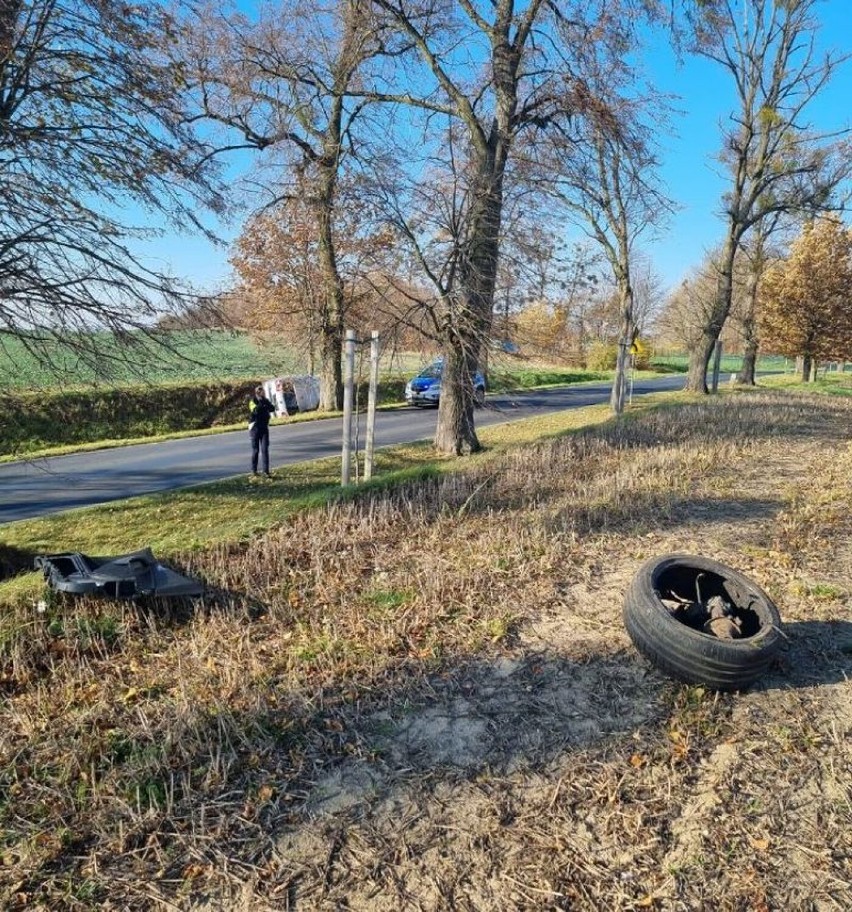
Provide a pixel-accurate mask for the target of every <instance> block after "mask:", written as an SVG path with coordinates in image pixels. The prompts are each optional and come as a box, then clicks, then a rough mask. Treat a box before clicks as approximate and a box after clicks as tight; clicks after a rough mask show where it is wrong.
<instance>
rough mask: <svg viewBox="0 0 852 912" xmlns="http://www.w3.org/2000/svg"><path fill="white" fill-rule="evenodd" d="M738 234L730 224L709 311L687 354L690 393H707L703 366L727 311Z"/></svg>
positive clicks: (706, 363)
mask: <svg viewBox="0 0 852 912" xmlns="http://www.w3.org/2000/svg"><path fill="white" fill-rule="evenodd" d="M740 237H741V232H739V231H738V229H737V228H736V226H735V225H734V224H731V226H730V229H729V231H728V237H727V239H726V240H725V248H724V251H723V253H722V257H721V260H720V263H719V282H718V285H717V287H716V297H715V300H714V302H713V311H712V313H711V314H710V315H709V318H708V320H707V322H706V324H705V326H704V329H703V330H702V332H701V338H700V339H699V341H698V344H697V345H696V346H695V347H694V348H693V350H692V351H691V352H690V354H689V370H688V372H687V375H686V385H685V386H684V389H687V390H690V391H691V392H693V393H707V367H708V365H709V364H710V357H711V356H712V354H713V348H714V346H715V345H716V340H717V339H718V338H719V336H720V335H721V334H722V327H723V326H724V325H725V320H726V319H727V318H728V314H729V313H730V310H731V297H732V294H733V288H734V256H735V254H736V250H737V245H738V244H739V240H740Z"/></svg>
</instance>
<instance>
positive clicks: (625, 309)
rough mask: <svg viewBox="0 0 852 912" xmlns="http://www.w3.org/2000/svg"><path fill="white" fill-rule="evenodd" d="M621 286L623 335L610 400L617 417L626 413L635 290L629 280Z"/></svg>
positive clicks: (625, 280) (620, 283)
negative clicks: (625, 400)
mask: <svg viewBox="0 0 852 912" xmlns="http://www.w3.org/2000/svg"><path fill="white" fill-rule="evenodd" d="M619 285H620V286H621V335H620V338H619V340H618V354H617V355H616V359H615V379H614V380H613V384H612V393H611V395H610V398H609V405H610V408H611V409H612V410H613V412H615V414H616V415H620V414H621V413H622V412H623V411H624V399H625V391H626V386H627V364H628V362H629V360H630V345H631V343H632V342H633V333H634V329H635V327H634V323H633V288H632V287H631V285H630V280H629V279H628V278H625V279H623V280H622V281H620V282H619Z"/></svg>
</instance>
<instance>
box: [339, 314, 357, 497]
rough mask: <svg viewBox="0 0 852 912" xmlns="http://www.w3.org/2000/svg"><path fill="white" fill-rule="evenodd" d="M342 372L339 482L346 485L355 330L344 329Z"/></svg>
mask: <svg viewBox="0 0 852 912" xmlns="http://www.w3.org/2000/svg"><path fill="white" fill-rule="evenodd" d="M344 352H345V361H344V373H343V458H342V461H341V463H342V464H341V468H340V483H341V484H342V485H344V486H345V485H348V484H349V481H350V478H351V476H352V401H353V399H354V387H355V330H354V329H347V330H346V343H345V348H344Z"/></svg>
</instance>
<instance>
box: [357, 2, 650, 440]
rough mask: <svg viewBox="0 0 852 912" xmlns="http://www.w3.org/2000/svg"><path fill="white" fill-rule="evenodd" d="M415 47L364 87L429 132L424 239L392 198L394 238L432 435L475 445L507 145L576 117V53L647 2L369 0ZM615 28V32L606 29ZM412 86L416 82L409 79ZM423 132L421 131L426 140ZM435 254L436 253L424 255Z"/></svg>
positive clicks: (514, 173)
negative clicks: (436, 343)
mask: <svg viewBox="0 0 852 912" xmlns="http://www.w3.org/2000/svg"><path fill="white" fill-rule="evenodd" d="M373 5H374V7H376V8H377V9H379V10H381V12H382V13H383V14H384V15H385V16H386V17H387V18H388V21H389V22H391V23H393V25H394V26H395V28H396V29H397V30H398V31H399V32H400V34H401V35H403V36H404V38H405V39H406V40H407V41H409V42H410V43H411V45H412V46H413V47H414V48H415V50H416V52H417V54H418V56H419V66H418V67H417V68H416V69H414V63H413V62H412V63H411V69H409V70H406V71H405V72H404V82H403V83H398V82H397V83H394V82H393V80H391V81H390V83H389V84H388V85H386V86H385V87H384V88H383V90H379V87H377V88H376V90H375V91H374V93H373V95H372V97H374V98H380V99H381V100H383V101H385V102H387V103H395V104H397V105H406V106H408V107H409V108H412V107H413V108H417V109H419V110H420V111H421V112H422V113H423V116H424V122H427V123H428V124H429V125H430V126H431V128H432V132H431V134H430V137H431V143H432V144H433V145H434V144H435V140H436V138H437V137H436V133H435V132H434V128H435V126H437V125H439V124H440V125H442V126H443V125H447V126H446V129H445V130H443V132H442V133H441V135H440V141H441V146H442V151H443V154H444V157H445V162H444V164H445V167H444V168H443V170H441V169H440V168H438V169H435V172H434V173H441V175H442V179H443V183H442V185H441V186H440V187H437V185H436V184H435V183H432V185H431V196H430V200H429V203H430V210H429V211H430V215H429V220H430V221H431V223H432V224H433V225H436V224H437V219H436V218H435V216H436V215H437V214H440V215H441V216H442V220H441V232H440V233H439V234H433V235H432V236H431V237H428V236H427V235H426V233H425V232H424V227H423V224H422V223H420V224H419V223H418V221H417V219H416V218H412V216H411V212H410V209H409V208H408V207H406V206H403V205H401V204H399V203H398V202H395V201H393V202H392V206H393V210H394V214H395V216H397V224H398V227H399V230H400V232H401V236H403V237H404V238H405V239H406V240H407V241H408V242H409V243H410V244H412V246H415V247H416V248H417V249H418V254H417V257H418V260H419V262H420V265H421V267H422V268H423V271H424V274H425V275H428V276H429V278H430V282H431V285H432V287H433V289H434V295H433V298H432V300H431V301H430V302H428V303H429V305H430V307H431V312H432V313H433V314H439V315H440V316H439V317H438V320H437V322H436V323H435V326H434V328H435V330H436V332H437V333H438V335H439V337H440V338H441V344H442V347H443V348H444V351H445V365H444V379H443V384H442V396H441V405H440V411H439V416H438V427H437V431H436V435H435V443H436V446H437V448H438V449H439V450H441V451H443V452H448V453H463V452H472V451H475V450H477V449H479V440H478V438H477V435H476V430H475V426H474V418H473V405H474V397H473V385H472V380H471V378H472V376H473V374H474V372H475V370H476V368H477V365H478V363H479V361H480V358H481V350H482V345H483V342H484V340H486V339H487V338H488V336H489V333H490V329H491V322H492V315H493V307H494V293H495V288H496V281H497V270H498V260H499V253H500V243H501V237H502V231H503V219H504V204H505V199H506V193H507V188H508V187H509V186H511V182H512V181H513V180H515V179H523V171H524V168H523V164H522V162H520V161H519V160H517V156H516V155H515V151H516V146H517V144H518V142H519V140H520V138H521V137H522V135H524V134H526V133H531V132H535V131H543V130H545V129H550V128H552V127H553V125H554V124H555V123H557V122H559V121H562V122H564V121H567V119H568V118H570V117H573V116H582V114H583V113H584V112H585V110H586V109H587V107H588V98H589V92H588V89H587V87H586V86H585V85H584V84H583V83H582V80H581V79H580V78H578V77H577V76H576V73H575V70H576V69H577V68H576V67H574V66H573V63H574V61H575V60H576V58H577V55H580V54H582V53H584V51H585V50H587V49H588V48H589V47H591V46H592V45H593V44H594V43H603V42H606V41H609V40H612V41H613V43H617V40H618V39H619V38H620V29H621V28H622V26H623V23H625V22H626V21H628V20H630V21H633V19H632V18H631V17H632V16H633V15H634V14H635V13H636V12H637V11H638V10H639V8H643V9H644V8H645V7H646V6H648V4H643V3H641V2H637V3H633V2H631V0H618V2H616V0H610V2H603V0H596V2H591V3H589V2H580V0H566V2H560V3H545V2H544V0H529V2H526V3H516V2H514V0H493V2H488V3H486V2H476V0H459V3H458V4H446V3H442V2H438V0H423V2H415V0H373ZM614 36H615V37H614ZM414 86H416V87H417V91H416V93H415V91H414V90H413V87H414ZM427 141H429V140H427ZM435 253H440V255H441V256H442V261H441V263H440V265H436V261H435V259H434V257H433V256H430V254H435Z"/></svg>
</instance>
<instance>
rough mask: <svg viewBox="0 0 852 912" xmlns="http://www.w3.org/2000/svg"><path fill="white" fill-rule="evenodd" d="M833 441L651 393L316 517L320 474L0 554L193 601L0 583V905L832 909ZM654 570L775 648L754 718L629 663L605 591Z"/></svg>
mask: <svg viewBox="0 0 852 912" xmlns="http://www.w3.org/2000/svg"><path fill="white" fill-rule="evenodd" d="M849 419H850V403H849V402H848V401H847V400H845V399H841V398H837V397H813V396H809V395H803V394H801V393H798V392H788V391H777V392H776V391H756V392H742V393H740V392H737V393H732V394H725V395H720V396H717V397H713V398H706V397H704V398H701V399H696V398H692V397H688V396H685V395H677V396H672V395H668V396H659V397H654V399H650V397H649V399H647V400H646V399H643V400H642V402H641V404H639V405H637V406H636V407H635V408H634V409H632V410H631V412H630V413H629V415H628V416H627V417H626V418H625V419H624V420H620V421H612V420H610V419H609V417H608V414H607V411H606V409H605V408H604V407H598V408H595V409H592V410H577V411H572V412H566V413H563V414H561V415H553V416H548V417H547V418H544V419H535V420H533V421H528V422H519V423H516V424H511V425H503V426H498V427H494V428H489V429H487V430H484V431H483V432H482V436H483V440H484V441H485V442H486V444H487V446H488V451H487V452H486V453H483V454H482V455H481V456H479V457H477V458H476V459H472V460H466V461H464V462H459V461H454V460H430V459H428V458H427V459H426V460H425V461H424V458H423V457H424V455H425V453H424V451H423V450H420V449H419V448H405V449H402V450H398V451H394V453H389V454H386V455H387V459H388V462H387V463H384V464H383V465H382V466H381V473H382V474H381V477H380V478H379V480H378V481H377V483H376V484H375V485H373V486H364V487H362V488H361V489H359V490H353V491H348V492H343V494H342V495H341V493H340V492H339V490H338V491H337V492H336V493H335V489H334V488H333V479H332V476H334V475H336V466H335V465H334V462H333V461H329V462H328V463H327V464H324V465H321V466H314V467H313V468H311V467H309V466H304V467H302V470H301V473H300V474H298V475H295V476H293V477H288V478H286V479H285V478H276V479H275V480H273V481H272V482H270V483H269V484H264V483H261V484H257V485H255V484H251V483H249V482H247V481H245V480H236V479H235V480H233V481H231V482H226V483H222V484H221V485H216V486H208V487H207V488H206V489H204V490H203V491H202V490H201V489H196V490H194V491H191V492H184V493H183V494H180V495H177V496H175V495H171V496H170V497H168V498H165V497H156V498H140V499H138V500H136V501H133V502H128V503H127V504H124V505H115V506H113V507H109V508H98V509H97V510H88V511H80V512H79V513H77V514H76V515H75V516H73V517H71V516H69V517H64V518H63V517H56V518H54V519H51V520H40V521H37V522H26V523H16V524H12V525H9V526H5V527H4V532H6V533H7V540H8V542H9V544H10V545H13V546H14V547H16V548H19V549H22V550H29V549H31V548H34V547H41V546H43V545H44V546H46V545H48V544H49V545H51V546H52V547H56V546H58V545H60V543H62V544H61V548H62V549H63V550H64V549H65V548H67V547H69V543H70V541H72V540H73V541H74V542H75V543H79V546H80V547H82V546H83V545H84V544H85V545H86V547H89V548H90V550H99V549H101V548H103V549H107V550H117V549H119V548H124V547H128V546H130V547H137V546H138V544H140V542H139V540H138V538H137V536H138V535H147V536H150V538H149V541H150V542H151V543H152V544H153V545H154V546H155V551H159V552H160V556H165V557H168V558H169V559H170V560H171V561H172V562H173V563H175V564H176V565H178V566H180V567H182V568H184V569H186V570H187V571H188V572H190V573H191V574H192V575H195V576H198V577H199V578H202V579H203V580H204V581H205V583H206V585H207V589H208V591H207V594H206V595H205V597H204V599H203V600H201V601H199V602H197V603H196V604H194V605H165V604H142V603H140V604H125V603H111V602H105V601H97V600H94V599H77V600H72V599H62V598H57V597H48V598H46V599H45V604H44V605H43V606H41V610H39V609H38V608H37V607H36V606H35V605H32V604H30V603H28V602H27V600H26V599H22V598H18V596H17V595H15V594H12V595H10V594H9V592H8V590H7V589H5V587H4V590H3V594H2V596H0V597H2V599H3V601H4V603H5V604H4V610H3V613H2V630H0V657H2V674H1V675H0V685H2V688H3V690H4V695H5V698H4V701H3V704H2V707H0V832H2V852H3V864H2V867H0V905H2V906H3V907H4V908H8V909H10V910H15V909H25V908H26V909H38V908H44V909H48V908H49V909H57V910H65V909H68V910H71V909H75V910H79V909H103V908H121V909H143V908H145V909H147V908H164V909H166V908H171V909H174V908H177V909H186V910H190V909H193V910H197V909H202V908H213V907H215V908H240V907H243V908H252V909H258V910H267V909H276V908H287V907H290V908H293V907H298V908H303V909H311V910H313V909H316V910H320V909H324V908H344V907H347V908H350V909H362V910H367V909H376V908H386V909H398V908H399V909H401V908H408V907H411V900H412V897H417V898H418V900H419V901H425V900H426V899H427V898H428V902H429V904H430V907H432V908H436V909H444V908H446V909H449V908H452V907H454V902H455V901H454V900H453V897H456V898H458V897H461V896H464V897H466V899H465V903H467V907H469V908H507V909H508V908H512V909H517V910H530V912H532V910H534V909H541V908H542V907H550V908H572V909H577V910H581V912H591V910H598V909H601V908H607V909H613V910H622V909H623V910H627V909H636V908H660V909H665V908H695V909H698V908H707V909H720V910H722V909H730V910H733V909H757V908H779V907H784V906H787V907H790V908H817V907H818V903H819V902H823V903H824V904H825V905H826V907H828V908H831V907H835V908H848V907H849V902H848V900H850V899H852V896H850V893H849V887H848V877H845V876H844V870H845V865H846V864H847V862H848V858H849V851H850V849H852V845H850V841H849V839H850V837H849V833H850V832H852V828H851V827H852V807H850V803H849V800H848V785H844V783H847V784H848V773H849V771H850V769H852V756H850V749H849V744H850V743H852V741H850V738H849V735H850V733H852V714H850V712H849V705H850V704H849V699H848V697H849V685H848V679H847V678H845V677H844V670H845V669H847V668H848V657H846V658H844V655H843V654H841V653H840V651H839V650H838V647H837V646H836V645H834V646H832V645H831V642H832V639H831V637H829V636H825V635H824V633H825V631H824V630H823V629H822V628H821V627H820V626H819V625H820V624H822V625H826V628H825V629H826V630H828V629H829V625H832V624H842V623H843V618H844V617H845V616H846V615H845V601H844V600H845V599H847V598H848V594H849V592H850V589H852V585H851V584H850V577H849V572H850V571H849V568H850V566H852V565H850V563H849V562H850V560H852V554H850V553H849V551H848V547H847V544H846V543H848V540H849V534H850V532H852V528H850V522H852V520H850V516H849V510H848V503H849V498H850V496H852V488H850V485H851V484H852V481H850V479H852V446H850V435H852V422H850V420H849ZM311 472H313V473H314V474H311ZM289 474H290V470H289V469H288V476H289ZM172 501H174V502H172ZM75 546H76V545H75ZM844 549H845V550H844ZM671 550H701V551H702V553H711V554H712V555H713V556H716V557H717V559H720V560H724V561H725V562H727V563H731V564H734V565H736V566H738V567H740V568H741V569H743V570H744V571H746V572H748V573H749V574H750V575H751V576H752V577H754V578H755V579H756V580H757V581H758V582H759V583H760V584H762V585H763V586H764V588H766V589H767V590H768V591H770V592H772V593H777V596H776V597H778V598H779V599H780V601H781V607H782V613H783V616H784V618H785V620H787V621H792V622H796V621H798V622H799V624H800V625H802V626H800V628H799V630H798V632H797V631H796V630H795V629H792V630H791V631H790V634H789V637H790V639H791V641H792V642H793V643H794V646H795V649H796V651H794V652H793V653H791V657H790V659H789V660H788V664H787V667H786V670H783V669H782V670H781V671H778V672H776V673H775V675H776V676H775V678H774V679H773V682H772V683H771V686H770V688H769V689H767V690H765V691H761V690H759V689H758V690H756V691H755V692H754V693H752V694H749V695H747V696H745V697H743V698H740V697H739V696H738V695H725V696H715V695H712V694H708V693H706V692H704V691H703V690H702V689H701V688H693V687H679V686H675V685H672V684H670V683H668V682H666V681H665V680H663V679H661V677H660V676H659V675H655V674H654V673H653V672H652V671H649V669H648V668H647V666H645V665H644V664H643V663H641V662H640V661H639V660H638V659H637V658H636V656H635V654H634V652H633V651H632V650H631V649H630V648H629V642H627V640H626V636H625V634H624V632H623V630H622V629H621V627H620V624H619V623H618V615H619V611H620V604H621V599H622V598H623V592H624V588H625V586H626V584H627V582H628V581H629V579H630V578H631V574H632V572H633V571H634V570H635V568H636V566H637V565H638V563H639V562H641V561H642V560H643V559H645V558H646V557H648V556H650V555H652V554H657V553H664V552H665V551H671ZM815 624H816V625H817V626H814V625H815ZM830 630H831V631H832V636H833V637H834V640H835V641H836V639H837V635H838V633H839V632H841V628H839V627H830ZM844 663H845V664H844ZM791 807H795V808H796V813H795V814H790V813H789V811H790V808H791ZM455 907H459V906H458V903H456V904H455Z"/></svg>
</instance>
